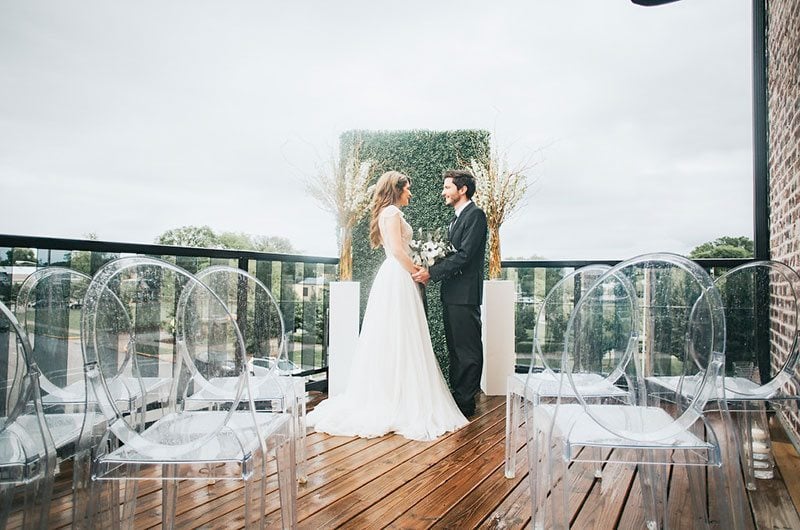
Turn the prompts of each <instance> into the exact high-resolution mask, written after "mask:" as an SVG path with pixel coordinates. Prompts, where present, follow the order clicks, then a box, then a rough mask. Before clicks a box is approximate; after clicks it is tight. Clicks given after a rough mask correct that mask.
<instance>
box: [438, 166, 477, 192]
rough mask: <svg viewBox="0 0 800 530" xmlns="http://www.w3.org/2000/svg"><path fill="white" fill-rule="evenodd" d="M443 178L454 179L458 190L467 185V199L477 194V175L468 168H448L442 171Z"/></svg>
mask: <svg viewBox="0 0 800 530" xmlns="http://www.w3.org/2000/svg"><path fill="white" fill-rule="evenodd" d="M442 178H443V179H453V185H455V187H456V189H457V190H460V189H461V188H463V187H464V186H466V187H467V193H466V195H467V199H471V198H472V196H473V195H475V177H473V176H472V173H470V172H469V171H467V170H466V169H446V170H445V171H444V172H442Z"/></svg>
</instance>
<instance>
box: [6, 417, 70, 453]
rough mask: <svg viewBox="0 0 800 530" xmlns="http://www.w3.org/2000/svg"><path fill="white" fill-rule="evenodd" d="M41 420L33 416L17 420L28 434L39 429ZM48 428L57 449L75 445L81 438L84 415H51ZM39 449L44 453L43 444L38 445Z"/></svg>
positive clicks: (48, 419)
mask: <svg viewBox="0 0 800 530" xmlns="http://www.w3.org/2000/svg"><path fill="white" fill-rule="evenodd" d="M38 422H39V418H38V417H36V416H33V415H24V416H20V417H18V418H17V423H18V424H19V425H20V427H22V428H23V429H25V430H26V431H28V432H35V430H37V429H39V423H38ZM47 426H48V427H49V428H50V435H51V436H52V437H53V443H55V446H56V447H64V446H66V445H69V444H72V443H75V442H77V441H78V438H80V436H81V429H82V428H83V413H80V414H50V415H48V418H47ZM37 449H39V450H40V451H44V448H43V447H41V443H38V444H37Z"/></svg>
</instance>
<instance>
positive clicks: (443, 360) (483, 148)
mask: <svg viewBox="0 0 800 530" xmlns="http://www.w3.org/2000/svg"><path fill="white" fill-rule="evenodd" d="M358 141H360V142H362V143H361V158H362V160H366V159H372V160H375V161H376V163H377V167H376V171H375V173H374V176H373V183H374V182H375V181H377V180H378V177H379V176H380V175H381V174H382V173H383V172H385V171H388V170H397V171H400V172H401V173H403V174H405V175H408V176H409V177H411V180H412V186H411V193H412V194H413V197H412V199H411V203H410V204H409V206H408V207H406V208H405V209H404V210H403V213H404V214H405V217H406V220H407V221H408V222H409V224H411V226H412V227H413V228H414V231H415V235H416V230H417V229H418V228H422V229H423V230H435V229H436V228H441V229H442V230H445V232H443V233H445V234H446V230H447V224H448V222H449V221H450V218H451V217H452V216H453V210H452V208H450V207H449V206H447V205H445V204H444V200H443V199H442V196H441V192H442V171H444V170H446V169H454V168H459V167H463V166H464V164H463V162H468V161H469V159H470V158H477V157H478V156H479V155H480V154H481V153H487V152H488V151H489V132H488V131H482V130H456V131H423V130H412V131H359V130H352V131H346V132H344V133H342V135H341V136H340V141H339V149H340V156H342V157H344V156H346V154H347V153H348V152H349V150H350V149H351V147H352V146H353V144H354V143H355V142H358ZM383 260H384V252H383V249H382V248H378V249H375V250H373V249H371V248H370V245H369V215H367V216H366V217H364V218H363V219H362V220H361V221H360V222H359V223H358V225H357V226H356V228H355V229H354V230H353V281H357V282H361V301H362V302H361V316H362V318H363V316H364V310H365V308H366V300H367V297H368V296H369V290H370V288H371V287H372V281H373V280H374V278H375V274H376V272H377V270H378V267H379V266H380V264H381V263H382V262H383ZM426 297H427V301H428V325H429V327H430V331H431V341H432V342H433V351H434V352H435V354H436V358H437V360H438V361H439V365H440V366H441V367H442V372H443V373H444V376H445V380H449V377H448V373H449V362H448V356H447V344H446V342H445V337H444V325H443V323H442V304H441V300H440V298H439V284H438V283H430V284H428V287H427V289H426Z"/></svg>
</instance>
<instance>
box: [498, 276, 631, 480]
mask: <svg viewBox="0 0 800 530" xmlns="http://www.w3.org/2000/svg"><path fill="white" fill-rule="evenodd" d="M610 268H611V267H609V266H607V265H588V266H586V267H582V268H580V269H576V270H574V271H572V272H570V273H569V274H567V275H566V276H564V277H563V278H562V279H561V280H559V281H558V282H557V283H556V284H555V285H553V287H552V288H551V289H550V291H549V292H548V293H547V296H546V297H545V299H544V302H543V303H542V306H541V308H540V309H539V312H538V314H537V315H536V324H535V326H534V329H533V355H532V358H531V364H530V367H529V370H528V372H527V373H524V374H516V373H515V374H512V375H509V376H508V379H507V383H506V385H507V386H506V439H505V476H506V478H513V477H514V476H515V468H516V454H517V442H516V440H517V436H518V430H519V424H520V419H521V416H522V408H523V401H524V398H525V396H526V395H529V396H534V397H535V399H543V398H545V399H546V398H551V399H554V398H556V397H558V386H557V385H556V386H554V385H548V384H547V383H552V382H558V381H559V377H560V375H559V374H560V372H561V354H562V351H563V346H564V332H565V330H566V327H567V320H568V319H569V316H570V314H571V313H572V309H573V308H574V307H575V303H576V302H577V301H578V299H579V298H580V297H581V294H582V293H583V292H585V291H586V290H587V289H588V288H589V287H590V286H591V285H592V284H593V283H594V282H595V280H597V279H598V278H599V277H600V276H601V275H602V274H604V273H605V272H606V271H608V270H609V269H610ZM624 294H625V291H624V290H623V295H624ZM626 324H627V328H626V329H623V327H624V326H622V325H621V326H619V328H618V330H619V331H618V333H617V335H618V336H620V337H622V339H623V341H622V343H621V344H619V346H626V345H627V343H626V340H627V337H628V335H629V333H630V331H631V330H630V319H629V320H628V322H627V323H626ZM626 330H627V331H626ZM609 349H611V348H609ZM622 351H623V352H624V349H623V350H622ZM627 358H629V356H624V355H623V356H617V355H614V356H613V359H612V357H608V363H607V364H606V367H607V370H606V372H605V373H604V374H602V375H601V374H599V373H593V372H591V373H586V374H585V375H584V376H583V377H584V379H583V380H582V381H581V382H580V383H581V384H583V386H585V387H587V388H588V387H590V388H592V391H593V392H594V393H595V394H596V397H597V399H602V398H622V399H624V398H625V397H626V396H627V393H626V392H625V391H624V390H622V389H620V388H619V387H618V386H617V385H616V382H617V380H618V379H619V378H620V376H622V375H623V370H622V368H620V367H618V366H616V364H615V363H616V362H617V361H622V360H624V359H627ZM526 387H529V390H527V391H526ZM598 473H599V470H598Z"/></svg>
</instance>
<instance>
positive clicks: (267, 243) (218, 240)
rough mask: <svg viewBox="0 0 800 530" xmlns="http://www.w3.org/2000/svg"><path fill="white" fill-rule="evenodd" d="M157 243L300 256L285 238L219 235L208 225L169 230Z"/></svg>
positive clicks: (241, 233)
mask: <svg viewBox="0 0 800 530" xmlns="http://www.w3.org/2000/svg"><path fill="white" fill-rule="evenodd" d="M156 243H158V244H160V245H174V246H179V247H200V248H227V249H231V250H255V251H257V252H276V253H280V254H298V253H299V252H300V251H298V250H297V249H295V248H294V247H293V246H292V243H291V241H289V240H288V239H287V238H285V237H280V236H262V235H251V234H246V233H244V232H221V233H219V234H217V233H215V232H214V230H212V229H211V227H209V226H208V225H204V226H191V225H190V226H182V227H180V228H173V229H171V230H167V231H166V232H164V233H163V234H161V235H160V236H158V237H157V238H156Z"/></svg>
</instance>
